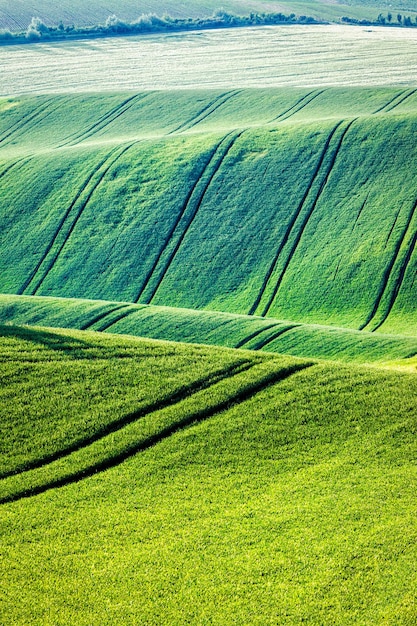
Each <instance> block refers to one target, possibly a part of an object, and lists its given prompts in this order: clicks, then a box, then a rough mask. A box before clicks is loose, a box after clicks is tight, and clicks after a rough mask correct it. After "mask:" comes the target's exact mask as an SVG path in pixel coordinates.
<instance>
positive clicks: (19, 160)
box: [0, 156, 32, 179]
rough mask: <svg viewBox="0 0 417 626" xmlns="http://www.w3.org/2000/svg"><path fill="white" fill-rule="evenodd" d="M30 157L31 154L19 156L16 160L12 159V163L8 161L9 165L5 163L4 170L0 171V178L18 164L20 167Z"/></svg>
mask: <svg viewBox="0 0 417 626" xmlns="http://www.w3.org/2000/svg"><path fill="white" fill-rule="evenodd" d="M31 158H32V156H29V157H21V158H20V159H17V160H16V161H13V163H9V165H7V166H6V167H5V168H4V170H2V171H1V172H0V179H1V178H3V176H6V174H8V173H9V172H10V170H12V169H14V168H15V167H17V166H18V165H20V166H21V167H22V166H23V165H24V164H25V163H28V162H29V161H30V159H31Z"/></svg>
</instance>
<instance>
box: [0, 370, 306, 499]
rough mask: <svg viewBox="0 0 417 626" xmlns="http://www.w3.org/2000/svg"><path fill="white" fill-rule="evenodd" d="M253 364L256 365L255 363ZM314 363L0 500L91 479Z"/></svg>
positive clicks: (266, 378) (272, 376)
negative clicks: (105, 456)
mask: <svg viewBox="0 0 417 626" xmlns="http://www.w3.org/2000/svg"><path fill="white" fill-rule="evenodd" d="M251 366H252V364H251ZM312 366H313V363H303V364H297V365H293V366H291V367H288V368H286V369H283V370H280V371H279V372H272V373H271V374H268V375H266V376H264V377H263V378H262V379H260V380H258V381H255V382H253V383H248V384H247V385H245V386H244V387H243V388H242V389H240V390H239V391H237V392H236V393H235V394H234V395H232V396H230V397H229V398H227V399H226V400H223V401H222V402H219V403H218V404H216V405H215V406H212V407H206V408H204V409H200V410H198V411H195V412H194V413H192V414H191V415H188V416H187V417H185V418H183V419H182V420H179V421H178V422H176V423H174V424H171V425H170V426H167V427H166V428H163V429H162V430H160V431H159V432H158V433H156V434H154V435H151V436H150V437H148V438H147V439H145V440H143V441H140V442H138V443H132V444H131V445H130V446H128V447H127V448H126V449H125V450H124V451H123V452H120V453H117V454H115V455H114V456H110V457H108V458H107V459H105V460H103V461H100V462H97V463H94V464H92V465H90V466H89V467H87V468H84V469H82V470H78V471H75V472H73V473H71V474H67V475H66V476H63V477H62V478H58V479H55V480H52V481H51V482H49V483H47V484H44V485H39V486H37V487H33V488H29V489H24V490H22V491H20V492H18V493H14V494H11V495H9V496H5V497H3V498H1V499H0V504H6V503H8V502H15V501H17V500H21V499H22V498H29V497H32V496H35V495H39V494H41V493H45V492H46V491H49V490H51V489H56V488H59V487H65V486H67V485H71V484H73V483H77V482H80V481H81V480H83V479H85V478H88V477H90V476H94V475H96V474H98V473H101V472H104V471H106V470H108V469H111V468H113V467H117V466H118V465H120V464H121V463H123V462H124V461H126V460H127V459H129V458H131V457H133V456H135V455H136V454H138V453H140V452H145V450H148V449H149V448H152V447H154V446H155V445H157V444H158V443H161V442H162V441H164V440H166V439H168V438H169V437H171V436H172V435H174V434H175V433H177V432H179V431H182V430H185V429H186V428H188V427H190V426H191V427H192V426H194V425H196V424H198V423H200V422H203V421H206V420H207V419H209V418H211V417H214V416H215V415H218V414H219V413H222V412H223V411H226V410H228V409H230V408H232V407H234V406H237V405H239V404H241V403H242V402H246V401H247V400H250V399H251V398H253V397H254V396H256V395H257V394H258V393H260V392H262V391H265V390H266V389H268V388H269V387H272V386H273V385H275V384H277V383H279V382H281V381H283V380H285V379H287V378H289V377H290V376H292V375H293V374H295V373H297V372H299V371H301V370H304V369H308V368H309V367H312Z"/></svg>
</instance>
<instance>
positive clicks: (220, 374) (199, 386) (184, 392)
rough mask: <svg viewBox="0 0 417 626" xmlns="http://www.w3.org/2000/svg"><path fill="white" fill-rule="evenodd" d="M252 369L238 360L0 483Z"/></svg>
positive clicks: (249, 365)
mask: <svg viewBox="0 0 417 626" xmlns="http://www.w3.org/2000/svg"><path fill="white" fill-rule="evenodd" d="M253 366H254V363H253V362H251V361H249V360H247V359H241V360H239V361H237V362H236V363H235V364H234V365H232V366H229V367H225V368H222V369H219V370H216V371H214V372H212V373H211V374H208V375H207V376H204V377H202V378H200V379H198V380H196V381H194V382H192V383H190V384H189V385H183V386H182V387H180V388H179V389H177V390H176V391H174V392H173V393H171V394H169V395H166V396H164V397H163V398H161V399H159V400H157V401H156V402H153V403H152V404H148V405H146V406H144V407H143V408H141V409H139V410H137V411H133V412H132V413H128V414H127V415H124V416H123V417H121V418H119V419H118V420H115V421H114V422H111V423H110V424H107V425H106V426H103V427H102V428H100V429H99V430H97V431H96V432H95V433H94V434H93V435H90V436H89V437H85V438H84V439H81V440H79V441H77V442H75V443H73V444H72V445H70V446H67V447H66V448H63V449H61V450H59V451H57V452H53V453H52V454H48V455H45V456H44V457H42V458H41V459H36V460H34V461H31V462H29V463H27V464H26V465H25V466H24V467H21V468H17V469H15V470H13V471H9V472H4V473H2V474H0V479H4V478H9V477H10V476H17V475H19V474H25V473H26V472H29V471H31V470H34V469H39V468H41V467H45V466H46V465H50V463H53V462H54V461H58V460H59V459H64V458H65V457H67V456H69V455H70V454H73V453H74V452H78V451H79V450H83V449H85V448H88V446H91V444H92V443H96V442H97V441H101V440H102V439H105V437H107V436H108V435H111V434H112V433H116V432H117V431H119V430H122V429H123V428H124V427H125V426H128V425H129V424H132V423H133V422H136V421H137V420H139V419H141V418H143V417H145V416H146V415H149V414H151V413H155V412H156V411H160V410H161V409H165V408H167V407H169V406H172V405H174V404H178V403H179V402H181V401H182V400H185V398H188V397H190V396H191V395H192V394H194V393H197V392H198V391H204V390H205V389H208V388H209V387H212V386H213V385H215V384H216V383H218V382H220V381H221V380H225V379H226V378H228V377H230V376H235V375H236V374H241V373H242V372H245V371H247V370H249V369H250V368H251V367H253Z"/></svg>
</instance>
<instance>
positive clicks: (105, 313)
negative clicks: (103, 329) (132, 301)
mask: <svg viewBox="0 0 417 626" xmlns="http://www.w3.org/2000/svg"><path fill="white" fill-rule="evenodd" d="M126 306H127V305H126V304H118V305H117V306H112V307H111V308H110V309H109V308H107V307H106V309H105V310H104V311H102V312H101V313H99V314H98V315H96V316H95V317H93V318H92V319H91V320H89V321H88V322H86V323H85V324H83V325H82V326H81V327H80V330H87V329H88V328H91V327H92V326H94V324H98V322H101V320H103V319H104V318H105V317H107V316H109V315H111V314H112V313H115V312H116V311H120V309H124V308H125V307H126Z"/></svg>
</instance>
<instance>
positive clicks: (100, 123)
mask: <svg viewBox="0 0 417 626" xmlns="http://www.w3.org/2000/svg"><path fill="white" fill-rule="evenodd" d="M144 98H146V94H145V95H143V94H142V95H139V94H138V95H135V96H131V97H130V98H127V99H126V100H124V101H123V102H122V103H121V104H119V105H118V106H116V107H114V108H113V109H111V110H110V111H108V112H107V113H106V114H104V115H103V116H102V117H101V118H100V119H99V120H97V122H95V123H94V124H91V126H89V127H88V128H86V129H85V130H83V131H81V132H79V133H75V134H73V135H69V136H68V137H66V138H65V139H64V141H63V142H62V143H61V144H60V145H59V148H63V147H65V146H72V145H75V144H77V143H79V142H80V141H85V140H86V139H89V138H90V137H92V136H93V135H95V134H96V133H98V132H99V131H100V130H103V128H106V127H107V126H109V125H110V124H112V123H113V122H114V121H115V120H117V119H118V118H119V117H121V116H122V115H123V114H124V113H126V111H128V110H129V109H131V108H132V106H133V105H134V104H136V102H137V101H138V100H143V99H144Z"/></svg>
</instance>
